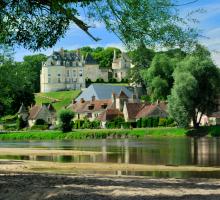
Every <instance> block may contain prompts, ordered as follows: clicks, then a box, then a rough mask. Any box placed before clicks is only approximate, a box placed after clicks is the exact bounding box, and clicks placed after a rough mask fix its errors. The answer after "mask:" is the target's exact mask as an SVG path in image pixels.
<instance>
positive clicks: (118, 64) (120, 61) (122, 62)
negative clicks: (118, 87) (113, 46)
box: [112, 51, 132, 81]
mask: <svg viewBox="0 0 220 200" xmlns="http://www.w3.org/2000/svg"><path fill="white" fill-rule="evenodd" d="M131 67H132V64H131V60H130V59H129V57H128V56H127V54H126V53H124V52H122V53H121V56H120V57H119V58H117V56H116V51H115V52H114V58H113V62H112V77H113V78H115V79H116V80H117V81H121V80H122V79H125V78H126V76H127V73H128V70H129V69H130V68H131Z"/></svg>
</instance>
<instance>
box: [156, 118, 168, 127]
mask: <svg viewBox="0 0 220 200" xmlns="http://www.w3.org/2000/svg"><path fill="white" fill-rule="evenodd" d="M166 125H167V119H166V118H160V119H159V124H158V126H166Z"/></svg>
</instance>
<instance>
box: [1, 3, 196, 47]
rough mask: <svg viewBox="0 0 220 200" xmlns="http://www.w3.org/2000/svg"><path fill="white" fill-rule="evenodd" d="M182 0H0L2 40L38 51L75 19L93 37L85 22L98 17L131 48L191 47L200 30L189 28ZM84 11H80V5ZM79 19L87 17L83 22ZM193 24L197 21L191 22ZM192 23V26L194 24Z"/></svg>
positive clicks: (74, 21)
mask: <svg viewBox="0 0 220 200" xmlns="http://www.w3.org/2000/svg"><path fill="white" fill-rule="evenodd" d="M177 2H179V1H171V0H164V1H153V2H152V0H139V1H136V0H108V1H99V0H93V1H91V0H83V1H81V0H68V1H66V0H56V1H30V0H23V1H22V2H20V1H17V0H9V1H1V2H0V13H1V19H0V27H3V28H1V35H0V43H5V44H9V45H16V44H19V45H22V46H23V47H25V48H27V49H32V50H38V49H40V48H48V47H52V46H54V45H55V44H56V42H57V41H58V40H59V39H60V38H61V37H63V36H64V35H65V33H66V31H67V30H68V29H69V27H70V25H71V24H72V22H73V23H75V24H76V25H77V26H78V27H79V28H80V29H81V30H83V31H84V32H86V33H87V34H88V35H89V36H90V37H92V38H93V39H94V40H95V41H98V40H99V39H98V38H96V37H94V36H93V35H92V34H91V33H90V32H89V28H90V27H91V24H89V25H87V23H86V22H85V21H89V22H92V21H97V20H98V21H100V22H102V23H104V24H105V26H106V28H107V29H108V30H109V31H112V32H114V33H115V34H116V35H117V36H118V37H119V38H120V39H121V40H122V42H123V43H125V44H127V45H128V46H129V47H132V46H134V45H136V44H139V43H141V42H143V43H144V44H146V45H147V46H156V45H157V46H187V45H190V44H192V43H193V42H194V40H195V38H196V37H197V32H196V30H195V29H194V28H192V27H190V26H189V24H190V25H191V24H192V22H194V21H195V20H192V19H191V16H190V15H189V14H188V15H187V16H184V17H180V15H179V10H178V9H177V8H178V7H179V6H176V5H175V3H177ZM82 9H83V10H84V12H83V13H85V16H80V14H82V13H80V10H82ZM188 16H189V17H188ZM80 18H83V19H85V21H82V20H81V19H80ZM193 25H194V24H193ZM193 25H192V26H193Z"/></svg>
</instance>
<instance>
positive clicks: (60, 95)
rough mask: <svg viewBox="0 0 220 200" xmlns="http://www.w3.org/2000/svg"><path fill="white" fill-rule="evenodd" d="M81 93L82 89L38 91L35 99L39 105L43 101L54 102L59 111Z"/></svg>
mask: <svg viewBox="0 0 220 200" xmlns="http://www.w3.org/2000/svg"><path fill="white" fill-rule="evenodd" d="M79 94H80V90H71V91H59V92H48V93H36V94H35V101H36V104H38V105H40V104H42V103H52V104H53V106H54V108H55V109H56V110H57V111H59V110H61V109H62V108H64V107H65V106H68V105H69V104H70V103H71V101H72V100H73V99H75V98H76V97H77V96H78V95H79Z"/></svg>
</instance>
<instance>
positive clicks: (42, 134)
mask: <svg viewBox="0 0 220 200" xmlns="http://www.w3.org/2000/svg"><path fill="white" fill-rule="evenodd" d="M185 133H186V130H185V129H181V128H148V129H133V130H131V129H98V130H92V129H91V130H90V129H84V130H75V131H73V132H69V133H62V132H61V131H27V132H13V133H4V134H0V140H30V139H31V140H60V139H91V138H97V139H98V138H121V137H122V138H123V137H131V138H132V137H135V138H141V137H144V136H172V137H174V136H185Z"/></svg>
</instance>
